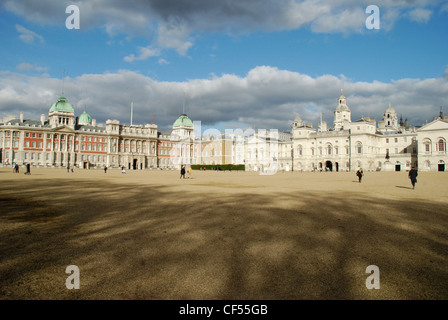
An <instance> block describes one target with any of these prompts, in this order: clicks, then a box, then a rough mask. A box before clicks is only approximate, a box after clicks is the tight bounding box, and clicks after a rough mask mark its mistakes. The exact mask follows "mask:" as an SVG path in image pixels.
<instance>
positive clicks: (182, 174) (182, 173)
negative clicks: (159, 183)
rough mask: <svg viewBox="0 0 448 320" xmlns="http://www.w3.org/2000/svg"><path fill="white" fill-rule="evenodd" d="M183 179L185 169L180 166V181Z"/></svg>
mask: <svg viewBox="0 0 448 320" xmlns="http://www.w3.org/2000/svg"><path fill="white" fill-rule="evenodd" d="M182 178H184V179H185V167H184V166H183V165H182V166H181V168H180V179H182Z"/></svg>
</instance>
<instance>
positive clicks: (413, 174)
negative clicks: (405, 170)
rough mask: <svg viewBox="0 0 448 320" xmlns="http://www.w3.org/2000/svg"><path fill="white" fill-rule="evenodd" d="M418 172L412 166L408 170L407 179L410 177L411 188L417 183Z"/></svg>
mask: <svg viewBox="0 0 448 320" xmlns="http://www.w3.org/2000/svg"><path fill="white" fill-rule="evenodd" d="M417 176H418V172H417V170H415V167H412V168H411V170H409V179H411V184H412V189H415V184H416V183H417Z"/></svg>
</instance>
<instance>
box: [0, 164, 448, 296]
mask: <svg viewBox="0 0 448 320" xmlns="http://www.w3.org/2000/svg"><path fill="white" fill-rule="evenodd" d="M23 172H24V171H21V172H20V173H13V172H12V169H11V168H2V169H0V299H2V300H9V299H95V300H96V299H126V300H127V299H132V300H136V299H146V300H153V299H157V300H173V299H175V300H179V299H187V300H190V299H193V300H196V299H198V300H199V299H201V300H202V299H210V300H231V299H244V300H246V299H247V300H251V299H261V300H265V299H266V300H268V299H269V300H272V299H274V300H276V299H282V300H301V299H319V300H323V299H400V300H401V299H404V300H408V299H418V300H426V299H431V300H432V299H448V210H447V204H448V199H447V195H448V192H447V186H448V174H446V173H444V172H440V173H439V172H433V173H422V172H420V173H419V176H418V182H417V185H416V188H415V190H413V189H412V186H411V183H410V180H409V179H408V177H407V172H366V173H365V176H364V178H363V180H362V183H359V182H358V180H357V177H356V176H355V173H354V172H344V173H342V172H322V173H299V172H293V173H292V172H281V173H277V174H275V175H260V174H258V173H255V172H235V171H232V172H229V171H226V172H222V171H206V172H203V171H193V173H192V176H191V177H190V178H189V179H182V180H181V179H179V177H180V174H179V172H178V171H159V170H157V171H156V170H154V171H127V172H126V174H122V173H121V171H120V170H118V169H115V170H108V171H107V173H104V171H103V170H93V169H92V170H76V169H75V172H73V173H72V172H69V173H68V172H66V170H65V169H34V168H32V170H31V175H25V174H24V173H23ZM68 266H76V267H77V268H78V270H79V285H80V287H79V289H68V288H67V282H68V281H67V279H68V278H69V277H71V273H70V272H69V273H66V269H67V267H68ZM369 266H376V267H377V268H378V272H377V273H375V272H374V273H372V274H371V273H370V272H369V273H367V272H366V268H367V267H369ZM373 274H374V275H377V276H378V278H375V279H376V280H378V281H376V280H375V281H374V282H372V283H376V284H378V285H379V289H375V288H371V289H369V288H368V287H367V285H366V284H367V282H368V281H366V280H367V279H368V277H370V276H371V275H373Z"/></svg>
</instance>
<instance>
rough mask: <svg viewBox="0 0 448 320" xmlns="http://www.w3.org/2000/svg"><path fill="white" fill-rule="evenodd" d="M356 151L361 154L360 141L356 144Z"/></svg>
mask: <svg viewBox="0 0 448 320" xmlns="http://www.w3.org/2000/svg"><path fill="white" fill-rule="evenodd" d="M356 153H358V154H361V153H362V143H361V142H358V143H357V144H356Z"/></svg>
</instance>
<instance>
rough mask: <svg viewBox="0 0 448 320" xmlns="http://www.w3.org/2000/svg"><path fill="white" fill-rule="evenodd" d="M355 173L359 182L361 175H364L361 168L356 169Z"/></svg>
mask: <svg viewBox="0 0 448 320" xmlns="http://www.w3.org/2000/svg"><path fill="white" fill-rule="evenodd" d="M356 175H357V176H358V182H359V183H361V180H362V176H363V175H364V172H363V171H362V168H359V169H358V171H356Z"/></svg>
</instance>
